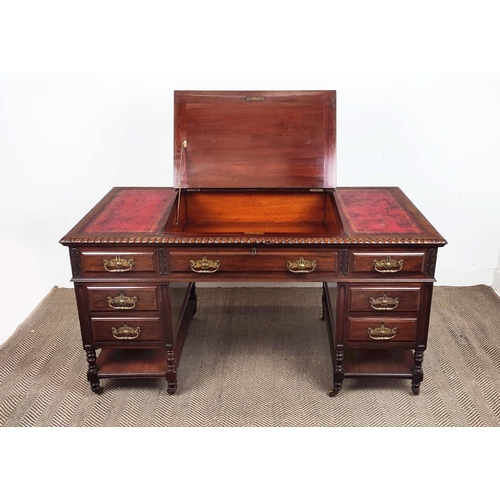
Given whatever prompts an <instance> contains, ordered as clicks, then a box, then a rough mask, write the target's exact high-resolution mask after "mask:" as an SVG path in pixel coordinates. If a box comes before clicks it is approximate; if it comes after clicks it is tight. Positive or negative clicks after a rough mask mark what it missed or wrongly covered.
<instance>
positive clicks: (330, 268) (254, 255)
mask: <svg viewBox="0 0 500 500" xmlns="http://www.w3.org/2000/svg"><path fill="white" fill-rule="evenodd" d="M169 270H170V272H171V273H192V274H193V276H194V275H195V274H206V273H215V272H217V273H219V274H223V273H232V272H236V273H237V272H256V273H257V272H270V273H276V272H278V273H284V274H289V273H295V274H309V273H314V272H329V273H338V252H335V251H327V250H307V249H304V250H294V251H292V250H285V251H281V250H269V249H261V248H253V249H251V248H247V249H241V250H233V249H231V250H227V249H222V248H220V249H196V248H194V249H192V250H187V249H179V250H171V251H170V252H169Z"/></svg>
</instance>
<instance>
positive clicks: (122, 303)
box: [108, 292, 137, 309]
mask: <svg viewBox="0 0 500 500" xmlns="http://www.w3.org/2000/svg"><path fill="white" fill-rule="evenodd" d="M108 304H109V307H111V308H112V309H133V308H134V307H135V306H136V304H137V297H135V296H134V297H127V296H126V295H125V294H124V293H123V292H120V295H118V296H117V297H108Z"/></svg>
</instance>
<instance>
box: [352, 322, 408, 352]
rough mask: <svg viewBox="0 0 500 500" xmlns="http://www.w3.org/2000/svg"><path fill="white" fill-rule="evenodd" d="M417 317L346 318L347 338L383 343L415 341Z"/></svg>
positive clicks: (356, 340) (355, 340) (354, 340)
mask: <svg viewBox="0 0 500 500" xmlns="http://www.w3.org/2000/svg"><path fill="white" fill-rule="evenodd" d="M416 338H417V318H394V317H391V318H381V317H380V316H379V317H376V316H375V317H363V318H355V317H354V318H352V317H351V318H348V333H347V339H348V341H350V342H370V343H376V344H377V345H384V344H387V343H391V342H415V341H416Z"/></svg>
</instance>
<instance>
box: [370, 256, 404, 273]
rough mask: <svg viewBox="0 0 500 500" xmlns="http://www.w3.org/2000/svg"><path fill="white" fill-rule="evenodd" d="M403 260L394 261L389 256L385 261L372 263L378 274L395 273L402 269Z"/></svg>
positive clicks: (375, 260)
mask: <svg viewBox="0 0 500 500" xmlns="http://www.w3.org/2000/svg"><path fill="white" fill-rule="evenodd" d="M403 262H404V261H403V259H401V260H395V259H393V258H392V257H391V256H387V257H386V258H385V259H382V260H377V259H374V261H373V268H374V269H375V271H377V272H378V273H397V272H398V271H401V269H403Z"/></svg>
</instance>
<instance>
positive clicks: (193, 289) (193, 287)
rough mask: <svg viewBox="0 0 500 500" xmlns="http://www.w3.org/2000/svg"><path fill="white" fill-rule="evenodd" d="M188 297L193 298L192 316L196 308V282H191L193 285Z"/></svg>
mask: <svg viewBox="0 0 500 500" xmlns="http://www.w3.org/2000/svg"><path fill="white" fill-rule="evenodd" d="M189 299H190V300H194V309H193V316H194V315H195V314H196V311H197V310H198V295H196V283H193V286H192V288H191V293H190V294H189Z"/></svg>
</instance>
